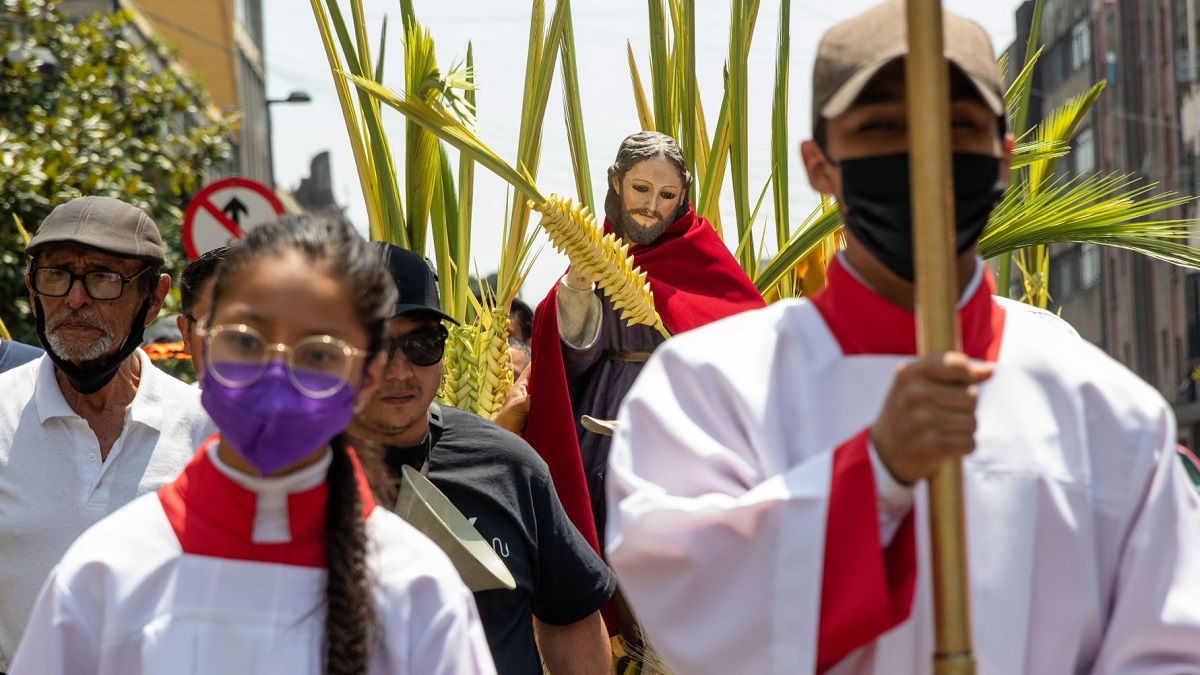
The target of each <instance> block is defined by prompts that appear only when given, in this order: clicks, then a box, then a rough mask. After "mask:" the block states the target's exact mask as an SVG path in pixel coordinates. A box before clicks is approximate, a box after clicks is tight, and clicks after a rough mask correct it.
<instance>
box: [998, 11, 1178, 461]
mask: <svg viewBox="0 0 1200 675" xmlns="http://www.w3.org/2000/svg"><path fill="white" fill-rule="evenodd" d="M1033 5H1034V3H1033V0H1027V1H1026V2H1025V3H1023V4H1022V5H1021V7H1020V8H1019V9H1018V10H1017V13H1016V21H1017V40H1016V42H1015V43H1014V44H1013V45H1012V47H1011V48H1010V52H1009V55H1010V59H1011V62H1012V63H1014V64H1020V63H1021V62H1022V61H1023V57H1024V51H1025V44H1026V42H1027V40H1028V37H1029V33H1030V31H1029V28H1030V22H1031V20H1032V18H1033ZM1197 6H1200V0H1044V8H1043V16H1042V22H1041V28H1040V36H1039V42H1040V43H1041V44H1042V45H1044V51H1043V54H1042V56H1041V59H1040V61H1039V64H1038V71H1039V72H1038V73H1037V76H1036V78H1035V80H1034V99H1035V101H1036V105H1035V106H1034V110H1033V111H1031V116H1030V121H1031V123H1032V122H1035V121H1037V120H1038V119H1044V118H1045V117H1046V116H1047V115H1050V114H1052V113H1053V111H1054V110H1055V109H1056V108H1058V107H1059V106H1061V105H1063V104H1064V103H1067V102H1069V101H1071V100H1072V99H1074V98H1075V97H1077V96H1080V95H1082V94H1083V93H1085V92H1086V91H1087V90H1088V89H1089V88H1090V87H1091V86H1092V85H1093V84H1095V83H1096V82H1100V81H1104V82H1105V84H1106V86H1105V90H1104V92H1103V93H1102V94H1101V96H1100V98H1099V100H1098V101H1097V102H1096V104H1095V105H1094V106H1093V107H1092V110H1091V112H1090V114H1089V115H1088V116H1087V118H1086V119H1085V120H1084V121H1083V123H1082V124H1081V125H1080V126H1079V128H1078V130H1077V131H1076V133H1075V136H1074V138H1073V139H1072V140H1071V142H1070V144H1071V153H1070V155H1068V156H1067V157H1065V158H1064V159H1063V160H1061V161H1060V162H1059V166H1058V168H1057V170H1056V177H1057V178H1058V179H1059V180H1071V179H1073V178H1077V177H1080V176H1085V175H1090V174H1094V173H1100V174H1102V175H1111V174H1121V175H1131V176H1134V177H1136V178H1137V179H1138V180H1139V181H1141V183H1143V184H1146V183H1153V184H1155V185H1156V188H1155V191H1156V192H1157V191H1166V192H1182V193H1185V194H1200V185H1198V184H1197V180H1196V176H1197V174H1198V172H1197V170H1196V167H1197V166H1200V165H1198V164H1197V161H1198V160H1197V159H1196V158H1197V157H1198V156H1200V118H1198V117H1197V115H1198V114H1200V94H1197V95H1196V97H1195V98H1194V99H1191V100H1190V101H1189V99H1188V96H1189V95H1190V94H1191V93H1192V92H1193V91H1200V87H1198V86H1197V85H1196V73H1195V70H1196V67H1195V64H1196V51H1195V50H1196V22H1195V13H1196V7H1197ZM1189 17H1190V18H1189ZM1189 26H1190V30H1189ZM1189 49H1190V50H1191V51H1188V50H1189ZM1014 71H1015V68H1014ZM1189 106H1190V107H1189ZM1189 110H1190V111H1191V112H1188V111H1189ZM1185 115H1190V116H1191V118H1190V119H1189V120H1188V121H1186V122H1185V121H1183V117H1184V116H1185ZM1192 128H1195V131H1194V133H1193V134H1192V149H1191V150H1189V149H1188V145H1187V143H1186V142H1185V141H1186V139H1187V134H1186V133H1185V130H1187V129H1192ZM1189 153H1190V155H1189ZM1189 158H1190V159H1189ZM1195 216H1196V207H1195V206H1194V205H1189V206H1186V207H1183V208H1177V209H1173V210H1171V211H1167V212H1162V213H1159V214H1156V215H1155V216H1154V218H1155V219H1174V218H1194V217H1195ZM1049 289H1050V295H1051V306H1050V309H1051V311H1054V312H1059V313H1061V315H1062V317H1063V318H1064V319H1066V320H1067V321H1069V322H1070V323H1071V324H1072V325H1074V326H1075V327H1076V329H1077V330H1079V332H1080V334H1081V335H1082V336H1083V337H1084V338H1086V339H1087V340H1089V341H1091V342H1093V343H1095V344H1096V345H1098V346H1100V347H1101V348H1103V349H1104V350H1105V351H1107V352H1108V353H1109V354H1110V355H1112V356H1113V357H1114V358H1116V359H1118V360H1120V361H1121V362H1122V363H1124V364H1125V365H1126V366H1128V367H1129V368H1130V369H1132V370H1133V371H1135V372H1136V373H1137V374H1138V375H1139V376H1140V377H1142V378H1143V379H1145V380H1146V381H1147V382H1149V383H1151V384H1152V385H1154V386H1155V387H1156V388H1157V389H1158V390H1159V391H1160V392H1161V393H1162V394H1163V396H1165V397H1166V398H1167V400H1168V401H1170V402H1171V403H1172V404H1173V405H1174V406H1175V410H1176V415H1177V417H1178V419H1179V427H1180V439H1181V440H1182V441H1183V442H1185V443H1187V444H1189V445H1191V446H1193V447H1195V441H1197V440H1200V403H1197V396H1196V394H1197V391H1196V389H1197V383H1196V381H1195V380H1194V379H1192V373H1193V372H1198V374H1200V371H1196V366H1198V365H1200V275H1198V274H1197V273H1196V272H1195V271H1192V270H1186V269H1183V268H1180V267H1177V266H1174V265H1170V264H1168V263H1163V262H1159V261H1156V260H1152V259H1150V258H1148V257H1146V256H1143V255H1141V254H1137V253H1132V252H1129V251H1124V250H1120V249H1114V248H1110V247H1097V246H1093V245H1064V246H1055V247H1052V250H1051V265H1050V279H1049Z"/></svg>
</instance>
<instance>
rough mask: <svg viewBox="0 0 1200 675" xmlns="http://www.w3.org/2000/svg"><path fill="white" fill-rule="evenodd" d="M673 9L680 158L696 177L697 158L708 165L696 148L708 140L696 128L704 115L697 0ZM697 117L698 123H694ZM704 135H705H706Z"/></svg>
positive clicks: (703, 153)
mask: <svg viewBox="0 0 1200 675" xmlns="http://www.w3.org/2000/svg"><path fill="white" fill-rule="evenodd" d="M672 6H673V7H676V6H677V8H678V11H676V12H673V13H672V17H673V18H674V24H673V26H674V30H675V50H676V53H675V63H676V64H677V67H676V77H675V80H676V85H677V89H678V90H679V92H680V94H679V104H680V109H679V113H680V114H679V117H680V131H681V132H682V135H683V138H681V139H680V144H681V145H682V147H683V156H684V157H685V158H687V166H688V171H689V172H690V173H691V174H692V175H693V176H695V175H696V168H697V166H699V162H700V157H701V156H703V157H704V158H705V161H707V156H708V150H707V149H706V148H705V149H701V148H700V147H698V146H699V145H700V144H701V143H704V144H707V143H708V139H707V138H705V137H703V136H701V135H699V133H698V132H697V128H698V127H699V126H701V125H703V123H704V118H703V112H700V111H698V109H697V107H698V106H699V105H700V84H699V82H698V81H697V80H696V0H680V2H679V3H675V2H674V0H672ZM697 113H699V119H697V117H698V116H697ZM705 133H707V132H705Z"/></svg>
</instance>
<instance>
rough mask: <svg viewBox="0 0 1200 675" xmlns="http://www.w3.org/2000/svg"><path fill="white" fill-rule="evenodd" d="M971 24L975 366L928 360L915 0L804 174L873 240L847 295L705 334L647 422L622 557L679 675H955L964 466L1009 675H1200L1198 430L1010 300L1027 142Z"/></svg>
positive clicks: (849, 66)
mask: <svg viewBox="0 0 1200 675" xmlns="http://www.w3.org/2000/svg"><path fill="white" fill-rule="evenodd" d="M943 25H944V30H945V38H946V40H945V45H946V50H945V56H946V61H947V66H946V67H947V68H948V69H949V71H950V84H951V87H950V88H951V101H950V104H949V105H950V110H949V113H950V115H949V117H950V121H951V123H952V128H951V129H950V130H949V131H950V134H951V145H952V148H953V151H954V157H953V192H954V201H955V206H956V213H955V222H954V226H955V230H956V239H957V256H958V257H957V261H956V262H957V264H956V265H955V267H956V271H957V288H958V292H959V294H960V301H959V304H958V319H959V322H960V326H961V334H962V351H961V352H952V353H946V354H938V355H932V356H927V357H923V358H919V359H918V358H916V357H915V356H914V354H915V353H916V345H917V338H916V328H915V317H914V315H913V311H912V310H913V304H914V302H913V301H914V288H913V281H914V279H915V276H916V273H915V271H914V268H913V263H912V244H911V236H912V235H911V231H910V230H911V216H910V196H909V158H908V151H909V135H908V124H907V114H906V94H907V90H908V88H907V82H906V79H905V71H904V57H905V55H906V54H907V38H908V36H907V32H906V19H905V11H904V3H903V2H901V1H900V0H893V1H891V2H887V3H884V4H882V5H879V6H877V7H875V8H874V9H872V10H870V11H868V12H866V13H864V14H862V15H860V16H858V17H855V18H853V19H850V20H848V21H846V22H843V23H841V24H839V25H837V26H835V27H834V28H832V29H831V30H829V31H828V32H827V33H826V34H825V35H824V37H823V38H822V40H821V43H820V46H819V47H818V50H817V58H816V63H815V66H814V73H813V136H814V138H813V140H810V141H805V142H804V143H803V144H802V145H801V156H802V159H803V161H804V165H805V169H806V170H807V173H808V177H809V182H810V183H811V184H812V186H813V187H814V188H815V189H816V190H818V191H819V192H821V193H824V194H832V195H834V196H836V198H837V201H838V204H839V205H840V208H841V213H842V218H843V222H844V224H845V226H846V227H845V239H846V245H845V248H844V250H842V251H841V252H839V254H838V256H837V258H836V259H835V260H833V261H832V263H831V265H830V267H829V271H828V279H827V281H828V284H827V286H826V287H825V289H824V290H822V291H821V292H820V293H818V294H816V295H815V296H813V297H812V298H811V299H806V300H799V301H787V302H780V303H776V304H774V305H771V306H770V307H768V308H767V309H764V310H759V311H754V312H747V313H744V314H740V315H738V316H736V317H733V318H730V319H727V320H725V321H721V322H719V323H716V324H711V325H709V326H706V327H703V328H698V329H696V330H694V331H691V332H689V333H687V334H684V335H680V336H677V337H676V338H674V339H672V340H670V341H668V342H667V343H666V344H665V345H664V346H663V347H662V348H660V349H659V350H658V351H657V352H655V355H654V357H653V358H651V360H650V362H649V363H647V364H646V367H645V369H644V370H643V371H642V374H641V376H640V378H639V379H638V381H637V383H635V384H634V387H633V389H632V391H630V393H629V396H628V397H627V398H626V399H625V403H624V406H623V407H622V410H621V416H620V421H619V424H618V428H617V432H616V436H615V437H614V441H613V449H612V455H611V458H610V463H609V474H608V486H609V493H608V496H609V502H608V503H609V532H608V549H607V550H608V556H609V561H610V562H611V563H612V565H613V568H614V569H615V570H616V571H617V574H618V575H619V577H620V579H621V588H622V592H623V593H624V594H625V596H626V598H628V600H629V601H630V604H631V605H632V606H633V609H634V611H635V612H636V613H637V615H638V618H639V619H640V620H641V622H642V625H643V627H644V628H645V629H646V633H647V635H648V637H649V640H650V642H651V643H652V644H654V646H655V647H656V648H657V649H658V650H659V652H660V654H661V656H662V658H663V660H664V662H665V663H666V665H667V666H668V667H669V668H670V669H671V670H672V671H673V672H681V673H683V672H686V673H691V674H693V675H696V674H703V673H713V674H714V675H715V674H718V673H719V674H724V673H733V672H737V673H812V672H827V673H836V674H837V675H884V674H892V673H914V674H924V673H929V672H931V668H932V652H933V642H934V636H933V625H934V617H933V609H932V608H933V601H932V595H933V592H932V585H931V581H930V579H931V575H932V573H933V571H932V570H931V568H930V556H929V536H928V527H927V525H928V522H929V511H928V500H927V495H926V484H925V483H926V479H928V478H929V477H930V476H932V475H933V474H934V473H935V472H936V471H938V470H939V468H940V467H942V465H943V464H944V463H945V462H947V461H959V460H962V462H963V474H964V478H963V483H964V489H963V492H964V496H965V521H966V529H967V532H966V539H967V542H968V546H967V552H966V557H967V568H968V571H969V580H970V584H969V587H970V607H971V619H972V621H971V626H970V629H971V633H972V635H973V638H974V647H975V649H974V657H975V661H976V663H977V664H978V672H979V673H980V674H981V675H982V674H985V673H1111V674H1114V675H1115V674H1125V675H1132V674H1134V673H1149V672H1163V673H1166V672H1170V673H1192V674H1196V673H1200V573H1197V570H1200V537H1198V536H1197V534H1196V533H1197V532H1200V500H1198V499H1197V496H1196V494H1195V492H1194V491H1193V490H1192V489H1191V486H1190V485H1189V484H1188V481H1187V479H1186V477H1185V476H1184V475H1183V471H1182V467H1181V466H1180V465H1179V463H1178V462H1177V461H1176V460H1175V458H1174V455H1175V447H1174V446H1175V421H1174V418H1173V416H1172V414H1171V411H1170V408H1169V407H1168V406H1167V405H1166V403H1165V402H1164V401H1163V400H1162V397H1161V396H1159V394H1158V392H1157V391H1156V390H1154V389H1153V388H1152V387H1150V386H1148V385H1147V384H1146V383H1144V382H1142V381H1141V380H1139V379H1138V378H1137V377H1136V376H1134V375H1133V374H1132V373H1130V372H1129V371H1127V370H1126V369H1125V368H1123V367H1122V366H1121V365H1120V364H1117V363H1116V362H1114V361H1113V360H1112V359H1110V358H1109V357H1108V356H1107V355H1105V354H1104V353H1103V352H1101V351H1099V350H1098V349H1096V348H1095V347H1093V346H1092V345H1089V344H1087V343H1085V342H1083V341H1082V340H1080V339H1079V338H1078V336H1077V334H1076V333H1075V332H1074V331H1073V330H1071V329H1070V327H1069V326H1067V325H1066V324H1064V323H1063V322H1062V321H1060V320H1058V319H1057V318H1055V317H1054V316H1052V315H1050V314H1048V313H1046V312H1044V311H1041V310H1038V309H1035V308H1032V307H1030V306H1027V305H1023V304H1021V303H1016V302H1011V301H1007V300H1002V299H998V298H994V297H993V296H992V289H993V288H994V286H993V282H992V279H991V275H990V273H989V272H988V271H987V269H986V268H985V266H984V265H983V262H982V261H981V260H980V259H979V258H978V256H977V255H976V252H975V251H976V245H977V242H978V239H979V237H980V233H981V232H982V230H983V227H984V224H985V223H986V222H987V219H988V216H989V214H990V213H991V211H992V208H993V207H994V205H995V204H996V200H997V198H998V196H999V190H1000V189H1001V188H1003V186H1004V181H1005V180H1006V178H1007V176H1008V173H1009V167H1010V158H1011V153H1012V144H1013V141H1012V137H1011V136H1010V135H1007V134H1006V133H1005V129H1004V126H1003V123H1004V116H1003V115H1004V109H1003V106H1002V101H1003V87H1002V84H1001V80H1000V73H999V70H998V68H997V67H996V64H995V60H994V58H995V53H994V51H993V50H992V46H991V42H990V40H989V39H988V37H987V34H986V33H985V32H984V30H983V29H982V28H981V27H979V26H978V25H976V24H974V23H972V22H970V21H968V20H966V19H963V18H962V17H958V16H955V15H952V14H949V13H946V14H944V21H943ZM942 665H944V666H948V667H953V668H959V667H960V666H962V665H964V662H963V661H962V660H959V661H944V662H942ZM939 672H941V671H940V670H939ZM946 672H949V670H947V671H946ZM962 672H966V671H965V670H963V671H962Z"/></svg>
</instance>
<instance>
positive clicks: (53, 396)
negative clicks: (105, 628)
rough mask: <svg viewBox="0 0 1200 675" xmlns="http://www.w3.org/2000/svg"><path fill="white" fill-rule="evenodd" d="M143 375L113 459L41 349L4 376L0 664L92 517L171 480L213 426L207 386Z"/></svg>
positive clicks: (141, 356)
mask: <svg viewBox="0 0 1200 675" xmlns="http://www.w3.org/2000/svg"><path fill="white" fill-rule="evenodd" d="M135 353H136V354H137V355H138V360H139V361H140V362H141V366H142V371H141V381H140V383H139V385H138V390H137V394H136V395H135V396H134V398H133V402H132V403H131V404H130V406H129V412H128V414H127V415H126V416H125V425H124V429H123V430H122V432H121V435H120V437H119V438H117V441H116V442H115V443H114V444H113V447H112V449H111V450H110V451H109V453H108V457H107V458H106V459H104V460H103V461H102V460H101V459H100V445H99V442H98V441H97V440H96V435H95V434H94V433H93V432H92V430H91V427H89V426H88V423H87V421H85V420H84V419H83V418H82V417H80V416H79V415H77V414H76V413H75V411H74V410H72V409H71V407H70V406H69V405H67V401H66V399H65V398H63V395H62V390H60V389H59V386H58V381H57V380H56V379H55V377H54V364H53V362H51V361H50V358H49V357H47V356H43V357H41V358H40V359H37V360H35V361H31V362H29V363H27V364H24V365H22V366H20V367H18V368H14V369H12V370H10V371H8V372H6V373H3V374H0V671H6V670H7V669H8V664H9V661H10V660H11V659H12V656H13V654H14V652H16V649H17V643H18V642H19V641H20V639H21V633H22V632H23V631H24V629H25V623H26V621H27V620H28V619H29V613H30V612H31V611H32V609H33V604H34V601H35V600H36V598H37V594H38V591H39V590H40V589H41V587H42V583H43V582H44V581H45V580H46V576H47V575H48V574H49V572H50V570H51V568H53V567H54V565H55V564H56V563H58V560H59V558H61V557H62V554H63V553H64V552H66V550H67V547H69V546H70V545H71V543H72V542H73V541H75V538H76V537H78V536H79V535H80V534H81V533H82V532H83V531H84V530H86V529H87V528H88V527H90V526H91V525H92V524H93V523H95V522H96V521H98V520H100V519H101V518H103V517H105V516H106V515H108V514H110V513H112V512H113V511H115V510H116V509H118V508H120V507H121V506H124V505H125V504H127V503H128V502H130V501H132V500H133V499H134V498H135V497H137V496H139V495H142V494H145V493H147V492H152V491H154V490H157V489H158V488H160V487H162V486H163V485H164V484H166V483H168V482H170V481H171V480H172V479H174V478H175V476H176V475H178V473H179V472H180V471H181V470H183V467H184V466H185V465H186V464H187V462H188V460H189V459H191V457H192V455H193V453H194V452H195V449H196V448H197V447H199V446H200V443H201V442H202V441H203V440H204V439H205V438H206V437H207V436H209V435H210V434H212V433H213V432H214V431H215V430H216V428H215V427H214V426H213V423H212V421H211V420H209V418H208V415H207V414H205V412H204V410H203V408H201V407H200V392H199V391H197V390H195V389H193V388H191V387H189V386H187V385H186V384H184V383H182V382H180V381H179V380H176V379H175V378H173V377H171V376H169V375H167V374H166V373H164V372H162V371H161V370H159V369H158V368H155V367H154V366H153V365H152V364H151V362H150V359H149V358H148V357H147V356H146V354H145V352H143V351H142V350H140V349H139V350H137V352H135Z"/></svg>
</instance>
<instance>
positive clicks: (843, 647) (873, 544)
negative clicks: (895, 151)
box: [812, 258, 1004, 672]
mask: <svg viewBox="0 0 1200 675" xmlns="http://www.w3.org/2000/svg"><path fill="white" fill-rule="evenodd" d="M828 280H829V283H828V285H827V286H826V287H825V288H824V289H823V290H822V291H821V292H820V293H817V295H815V296H813V300H812V301H813V304H814V305H816V307H817V311H819V312H820V314H821V318H822V319H824V321H825V324H826V325H827V326H828V327H829V330H830V332H831V333H833V336H834V338H835V339H836V340H837V342H838V345H839V346H840V347H841V349H842V353H843V354H845V355H846V356H853V355H857V354H916V352H917V332H916V316H915V315H914V314H913V313H912V312H910V311H908V310H905V309H902V308H900V307H897V306H895V305H893V304H891V303H889V302H888V301H886V300H884V299H883V298H882V297H880V296H879V295H877V294H876V293H875V292H874V291H872V290H871V289H870V288H867V286H866V285H865V284H863V283H862V282H861V281H860V280H859V279H858V278H856V277H855V276H854V275H853V274H851V273H850V271H849V270H847V269H846V268H845V266H844V265H843V264H842V262H841V260H840V259H839V258H835V259H834V260H833V261H832V263H831V264H830V266H829V270H828ZM994 289H995V286H994V284H993V282H992V277H991V274H990V273H989V272H988V271H987V270H986V268H985V269H984V271H983V280H982V283H980V284H979V287H978V288H977V289H976V290H975V292H974V293H973V294H972V295H971V297H970V298H969V299H968V300H967V302H966V304H964V305H963V306H962V308H961V309H960V310H959V314H958V324H959V329H960V331H961V333H962V341H963V352H964V353H966V354H967V355H968V356H970V357H972V358H976V359H984V360H987V361H995V360H996V358H997V357H998V356H999V353H1000V342H1001V339H1002V337H1003V334H1004V309H1003V308H1002V307H1000V305H999V304H998V303H996V301H995V299H993V298H992V294H993V292H994ZM867 443H868V430H865V429H864V430H863V431H861V432H859V433H858V434H856V435H855V436H854V437H853V438H851V439H850V440H848V441H846V442H845V443H843V444H842V445H841V446H839V447H838V448H837V449H836V450H835V451H834V456H833V471H832V476H831V479H830V488H829V511H828V514H827V517H826V524H825V533H826V535H825V551H824V566H823V568H822V574H821V609H820V612H821V613H820V624H819V630H818V636H817V672H824V671H826V670H828V669H829V668H831V667H832V666H834V665H836V664H837V663H838V661H841V660H842V659H843V658H845V657H846V655H848V654H849V653H850V652H852V651H854V650H856V649H858V648H859V647H862V646H863V645H866V644H868V643H870V642H871V641H873V640H875V639H876V638H878V637H879V636H880V635H883V634H884V633H886V632H887V631H889V630H891V629H892V628H894V627H895V626H897V625H899V624H901V623H903V622H904V621H905V620H906V619H908V616H909V614H910V613H911V612H912V600H913V594H914V591H915V589H916V575H917V553H916V534H915V530H914V523H913V515H912V513H909V514H908V516H907V517H906V518H905V519H904V521H903V522H902V523H901V525H900V528H899V530H897V532H896V535H895V537H894V538H893V539H892V542H891V544H889V545H888V546H887V547H886V548H885V547H883V546H882V545H881V543H880V534H879V514H878V510H877V508H876V500H877V497H876V491H875V475H874V471H873V470H872V467H871V460H870V456H869V454H868V449H867Z"/></svg>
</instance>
